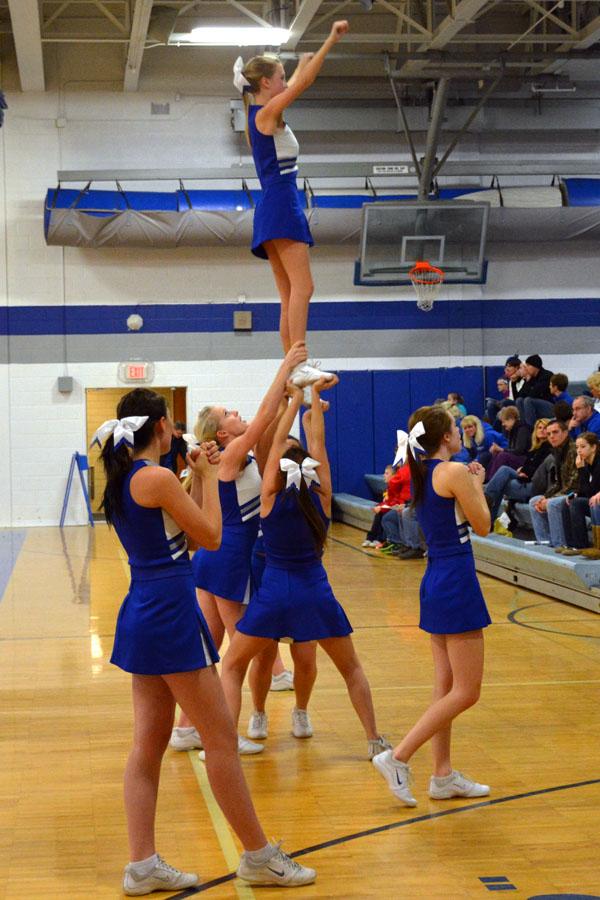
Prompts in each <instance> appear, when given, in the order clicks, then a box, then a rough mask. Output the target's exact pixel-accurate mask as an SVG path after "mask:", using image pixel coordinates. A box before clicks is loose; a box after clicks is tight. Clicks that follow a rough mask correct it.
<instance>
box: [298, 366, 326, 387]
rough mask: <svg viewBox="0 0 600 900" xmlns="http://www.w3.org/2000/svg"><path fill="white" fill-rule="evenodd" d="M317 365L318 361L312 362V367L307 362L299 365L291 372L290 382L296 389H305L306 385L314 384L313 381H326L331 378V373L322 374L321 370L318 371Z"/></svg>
mask: <svg viewBox="0 0 600 900" xmlns="http://www.w3.org/2000/svg"><path fill="white" fill-rule="evenodd" d="M319 365H320V362H319V361H318V360H314V365H311V364H310V363H307V362H305V363H300V365H298V366H296V368H295V369H294V370H293V371H292V374H291V375H290V380H291V381H292V383H293V384H295V385H297V386H298V387H306V385H307V384H314V383H315V381H320V380H321V378H325V379H326V380H329V379H330V378H333V373H332V372H324V371H323V370H322V369H319Z"/></svg>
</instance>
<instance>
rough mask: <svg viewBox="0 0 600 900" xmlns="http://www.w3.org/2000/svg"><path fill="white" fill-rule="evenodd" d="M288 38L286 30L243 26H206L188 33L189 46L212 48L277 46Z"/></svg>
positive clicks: (288, 33) (288, 34)
mask: <svg viewBox="0 0 600 900" xmlns="http://www.w3.org/2000/svg"><path fill="white" fill-rule="evenodd" d="M289 36H290V31H289V29H288V28H262V27H260V26H255V27H250V28H245V27H244V26H237V25H235V26H230V25H219V26H212V25H207V26H205V27H202V28H194V29H192V31H191V33H190V43H191V44H203V45H206V46H212V47H259V46H262V45H263V44H265V45H267V46H279V45H280V44H285V43H287V40H288V38H289Z"/></svg>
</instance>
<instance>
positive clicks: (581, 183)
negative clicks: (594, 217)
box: [562, 178, 600, 206]
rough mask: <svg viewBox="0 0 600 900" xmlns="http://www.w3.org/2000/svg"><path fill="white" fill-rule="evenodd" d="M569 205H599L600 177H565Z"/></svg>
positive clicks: (564, 183) (564, 182)
mask: <svg viewBox="0 0 600 900" xmlns="http://www.w3.org/2000/svg"><path fill="white" fill-rule="evenodd" d="M562 183H563V186H564V189H565V191H566V194H567V206H599V205H600V178H563V182H562Z"/></svg>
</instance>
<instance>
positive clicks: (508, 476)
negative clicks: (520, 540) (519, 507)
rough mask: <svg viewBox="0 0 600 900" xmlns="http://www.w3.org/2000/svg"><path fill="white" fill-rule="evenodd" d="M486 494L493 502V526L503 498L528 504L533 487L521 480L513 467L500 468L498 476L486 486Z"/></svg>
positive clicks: (491, 509) (491, 511) (491, 479)
mask: <svg viewBox="0 0 600 900" xmlns="http://www.w3.org/2000/svg"><path fill="white" fill-rule="evenodd" d="M483 490H484V493H485V495H486V497H489V498H490V500H491V501H492V505H491V508H490V515H491V518H492V524H493V523H494V522H495V521H496V519H497V518H498V513H499V512H500V504H501V503H502V497H506V498H507V499H508V500H520V501H521V502H523V503H527V501H528V500H529V498H530V497H531V490H532V488H531V485H530V484H529V483H528V482H527V481H523V479H522V478H519V476H518V475H517V473H516V471H515V469H513V468H511V466H500V468H499V469H498V471H497V472H496V474H495V475H494V476H493V477H492V478H490V480H489V481H488V483H487V484H486V485H484V488H483Z"/></svg>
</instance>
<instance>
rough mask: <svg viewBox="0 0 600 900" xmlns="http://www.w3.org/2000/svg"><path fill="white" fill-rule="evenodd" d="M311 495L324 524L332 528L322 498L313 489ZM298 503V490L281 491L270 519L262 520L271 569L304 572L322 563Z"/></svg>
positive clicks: (267, 558) (267, 559)
mask: <svg viewBox="0 0 600 900" xmlns="http://www.w3.org/2000/svg"><path fill="white" fill-rule="evenodd" d="M308 493H309V497H310V499H311V500H312V502H313V504H314V506H315V508H316V510H317V512H318V513H319V515H320V516H321V518H322V520H323V522H324V524H325V525H326V526H329V519H328V518H327V516H326V515H325V513H324V512H323V507H322V506H321V500H320V498H319V495H318V494H317V493H316V491H315V490H314V489H313V488H309V492H308ZM298 500H299V498H298V491H297V490H296V488H295V487H291V488H289V489H288V490H287V491H280V492H279V494H277V496H276V497H275V502H274V503H273V508H272V510H271V512H270V513H269V515H268V516H266V517H265V518H264V519H263V518H261V520H260V527H261V529H262V532H263V538H264V545H265V554H266V564H267V567H269V566H271V567H273V568H275V569H302V568H305V567H306V566H314V565H318V564H320V563H321V554H320V553H318V552H317V548H316V547H315V542H314V538H313V534H312V531H311V530H310V527H309V525H308V522H307V521H306V519H305V517H304V513H303V512H302V509H301V508H300V504H299V503H298Z"/></svg>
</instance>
